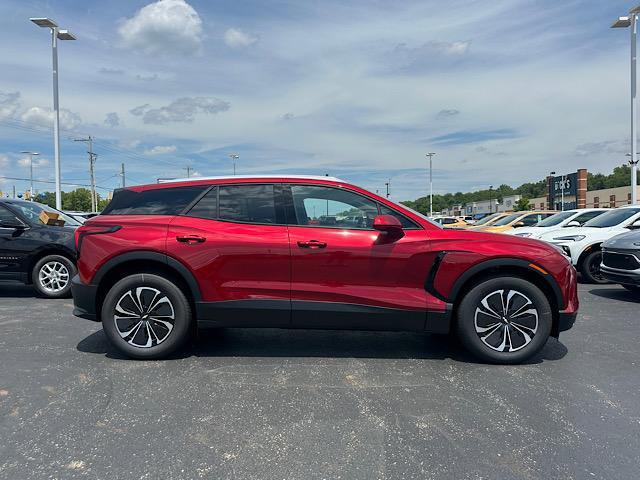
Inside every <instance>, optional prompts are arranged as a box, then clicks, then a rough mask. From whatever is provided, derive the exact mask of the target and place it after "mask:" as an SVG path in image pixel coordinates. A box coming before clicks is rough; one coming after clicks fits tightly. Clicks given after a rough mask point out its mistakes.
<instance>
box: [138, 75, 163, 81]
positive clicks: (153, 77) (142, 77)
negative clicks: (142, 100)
mask: <svg viewBox="0 0 640 480" xmlns="http://www.w3.org/2000/svg"><path fill="white" fill-rule="evenodd" d="M157 79H158V74H157V73H154V74H153V75H140V74H138V75H136V80H139V81H141V82H152V81H154V80H157Z"/></svg>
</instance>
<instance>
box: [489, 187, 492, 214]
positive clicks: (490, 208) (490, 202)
mask: <svg viewBox="0 0 640 480" xmlns="http://www.w3.org/2000/svg"><path fill="white" fill-rule="evenodd" d="M492 191H493V185H489V214H491V213H493V212H492V211H493V208H492V206H491V204H492V203H493V199H492V198H491V192H492Z"/></svg>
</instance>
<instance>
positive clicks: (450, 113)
mask: <svg viewBox="0 0 640 480" xmlns="http://www.w3.org/2000/svg"><path fill="white" fill-rule="evenodd" d="M456 115H460V110H456V109H445V110H440V111H439V112H438V115H436V117H437V118H440V119H442V118H449V117H455V116H456Z"/></svg>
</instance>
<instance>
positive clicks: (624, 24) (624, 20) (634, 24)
mask: <svg viewBox="0 0 640 480" xmlns="http://www.w3.org/2000/svg"><path fill="white" fill-rule="evenodd" d="M638 13H640V5H638V6H637V7H634V8H632V9H631V10H629V16H626V17H618V20H616V21H615V22H614V23H613V25H611V28H628V27H631V159H632V160H633V161H635V160H636V158H637V153H638V152H637V141H638V137H637V133H636V111H637V107H638V104H637V97H636V73H637V72H636V39H637V36H638ZM637 183H638V165H637V162H636V163H633V164H632V165H631V204H632V205H636V204H637V203H638V198H637V197H638V194H637V190H638V187H637Z"/></svg>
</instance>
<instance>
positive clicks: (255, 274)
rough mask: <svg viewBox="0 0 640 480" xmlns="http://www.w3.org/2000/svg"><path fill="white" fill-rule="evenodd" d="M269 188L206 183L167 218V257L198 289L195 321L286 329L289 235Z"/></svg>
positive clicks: (273, 189) (277, 188)
mask: <svg viewBox="0 0 640 480" xmlns="http://www.w3.org/2000/svg"><path fill="white" fill-rule="evenodd" d="M280 191H281V187H280V186H278V185H274V184H241V185H238V184H229V185H219V186H214V187H213V188H212V189H211V190H209V191H208V192H207V193H206V194H205V195H204V196H203V197H202V198H201V199H200V200H199V201H198V202H197V203H196V204H195V205H194V206H193V207H192V208H191V209H190V210H189V211H188V212H187V213H186V214H185V215H181V216H178V217H176V218H175V219H174V220H172V221H171V223H170V225H169V228H168V235H167V253H168V254H169V255H170V256H172V257H173V258H175V259H177V260H179V261H180V262H182V263H183V264H186V266H187V267H188V268H189V269H190V270H191V272H192V273H193V274H194V276H195V277H196V280H197V282H198V284H199V286H200V290H201V295H202V301H201V302H198V305H197V308H198V318H199V320H210V321H211V322H214V323H216V324H219V325H233V326H289V324H290V320H291V315H290V314H291V306H290V287H291V268H290V263H291V258H290V252H289V236H288V233H287V226H286V224H285V220H284V212H283V211H282V207H281V204H280V203H278V204H276V196H277V195H280Z"/></svg>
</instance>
